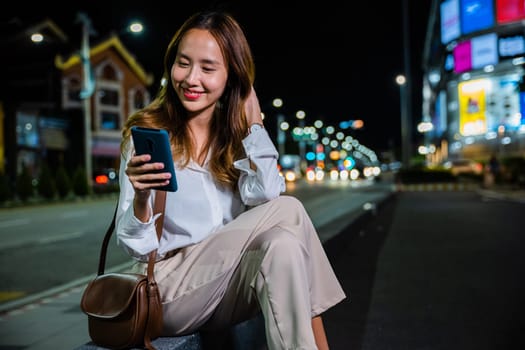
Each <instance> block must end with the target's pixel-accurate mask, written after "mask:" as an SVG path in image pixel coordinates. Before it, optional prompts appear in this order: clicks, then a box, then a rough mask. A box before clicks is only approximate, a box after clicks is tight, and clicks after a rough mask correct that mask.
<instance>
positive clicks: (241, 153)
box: [117, 12, 345, 349]
mask: <svg viewBox="0 0 525 350" xmlns="http://www.w3.org/2000/svg"><path fill="white" fill-rule="evenodd" d="M164 69H165V78H167V79H166V81H167V82H166V84H164V85H163V86H162V87H161V89H160V91H159V93H158V95H157V97H156V99H155V100H154V101H153V102H152V103H151V104H150V105H149V106H147V107H146V108H144V109H143V110H141V111H139V112H137V113H135V114H133V115H132V116H131V117H130V118H129V120H128V121H127V123H126V125H125V127H124V130H123V136H124V138H123V142H122V159H121V167H120V175H121V176H120V188H121V193H120V202H119V203H120V204H119V208H118V213H117V238H118V243H119V245H122V246H123V247H124V249H125V250H126V251H127V252H128V253H129V254H130V255H131V256H133V257H134V258H136V259H137V260H138V261H139V262H138V264H136V269H137V271H139V272H140V273H145V271H144V269H145V266H146V263H145V262H146V261H147V254H148V253H149V252H150V251H152V250H153V249H156V248H158V250H157V254H158V256H159V261H158V262H157V263H156V265H155V277H156V280H157V283H158V286H159V289H160V292H161V296H162V302H163V311H164V333H165V334H166V335H181V334H187V333H191V332H195V331H197V330H202V329H221V328H224V327H228V326H230V325H233V324H235V323H238V322H241V321H243V320H246V319H249V318H251V317H253V316H255V315H256V314H257V313H259V312H262V314H263V317H264V320H265V329H266V339H267V343H268V347H269V349H328V342H327V339H326V335H325V332H324V328H323V323H322V319H321V314H322V313H323V312H324V311H325V310H327V309H328V308H330V307H332V306H333V305H335V304H337V303H338V302H340V301H341V300H342V299H344V298H345V294H344V292H343V290H342V289H341V286H340V284H339V283H338V281H337V279H336V277H335V275H334V272H333V270H332V268H331V266H330V264H329V261H328V259H327V257H326V255H325V253H324V251H323V248H322V245H321V243H320V241H319V238H318V236H317V233H316V232H315V229H314V227H313V225H312V223H311V221H310V219H309V217H308V215H307V213H306V211H305V210H304V207H303V206H302V204H301V203H300V202H299V201H298V200H297V199H295V198H294V197H290V196H285V195H281V193H282V192H284V191H285V184H284V180H283V178H282V177H281V176H280V175H279V173H278V169H277V158H278V154H277V151H276V149H275V146H274V145H273V143H272V141H271V139H270V137H269V136H268V133H267V131H266V130H265V129H264V126H263V121H262V117H261V110H260V106H259V102H258V99H257V96H256V94H255V91H254V89H253V87H252V86H253V83H254V78H255V72H254V71H255V67H254V62H253V57H252V54H251V51H250V48H249V45H248V43H247V40H246V38H245V36H244V33H243V31H242V29H241V27H240V26H239V24H238V23H237V22H236V21H235V20H234V19H233V18H232V17H231V16H230V15H228V14H226V13H221V12H203V13H199V14H196V15H193V16H192V17H190V18H189V19H188V20H187V21H186V22H185V23H184V24H183V25H182V27H181V28H180V29H179V30H178V31H177V32H176V33H175V35H174V37H173V38H172V40H171V42H170V44H169V45H168V48H167V51H166V54H165V58H164ZM134 125H138V126H144V127H151V128H162V129H166V130H168V131H169V133H170V139H171V144H172V152H173V158H174V162H175V165H176V169H177V175H176V177H177V183H178V190H177V191H176V192H167V196H166V206H165V212H164V213H165V218H164V226H163V233H162V237H161V239H160V241H159V240H158V239H157V235H156V232H155V227H154V220H155V217H156V214H157V213H152V207H153V206H152V203H153V200H154V197H155V191H154V190H152V188H154V187H157V186H163V185H166V184H167V183H168V182H169V181H170V179H169V173H167V172H166V173H160V174H159V173H154V172H153V170H158V169H162V167H163V164H162V163H148V160H149V159H150V156H149V155H140V156H137V155H135V153H134V150H133V142H132V140H131V138H130V128H131V127H132V126H134Z"/></svg>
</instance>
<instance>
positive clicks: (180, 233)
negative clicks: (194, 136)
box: [116, 129, 286, 261]
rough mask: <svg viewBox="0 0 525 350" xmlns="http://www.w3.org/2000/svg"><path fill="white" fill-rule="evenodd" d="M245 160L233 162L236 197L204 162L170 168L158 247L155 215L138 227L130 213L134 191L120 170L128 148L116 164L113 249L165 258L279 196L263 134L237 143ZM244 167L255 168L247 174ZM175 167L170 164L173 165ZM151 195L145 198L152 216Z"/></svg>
mask: <svg viewBox="0 0 525 350" xmlns="http://www.w3.org/2000/svg"><path fill="white" fill-rule="evenodd" d="M243 145H244V149H245V151H246V155H247V158H244V159H239V160H237V161H235V163H234V166H235V168H237V169H239V170H240V171H241V176H240V178H239V183H238V185H239V192H236V193H234V192H233V191H232V190H231V189H230V188H225V187H223V186H221V185H219V184H217V183H216V182H215V181H214V180H213V178H212V175H211V173H210V172H209V171H208V160H206V161H205V163H204V165H203V166H202V167H201V166H199V165H198V164H196V163H194V162H190V164H189V165H188V166H187V167H186V168H183V169H181V168H178V167H176V168H175V169H176V179H177V184H178V190H177V191H176V192H166V207H165V218H164V227H163V231H162V237H161V239H160V241H159V240H158V239H157V233H156V230H155V225H154V222H155V219H156V218H157V217H158V215H160V214H159V213H155V215H153V216H152V217H151V218H150V220H149V221H148V222H141V221H140V220H139V219H137V218H136V217H135V215H134V213H133V198H134V196H135V191H134V189H133V187H132V186H131V182H130V181H129V179H128V177H127V175H126V172H125V169H126V165H127V162H128V158H129V157H130V156H131V154H132V147H129V149H128V151H127V152H125V154H123V155H122V157H121V161H120V173H119V183H120V198H119V205H118V209H117V220H116V234H117V243H118V244H119V245H121V246H123V247H124V249H126V250H127V251H128V253H129V254H130V255H131V256H133V257H135V258H137V259H139V260H142V261H146V260H147V257H148V256H147V254H148V253H149V252H150V251H152V250H153V249H156V248H158V250H157V257H158V258H159V259H160V258H162V257H163V256H165V255H166V253H167V252H169V251H171V250H173V249H177V248H180V247H184V246H187V245H189V244H192V243H196V242H199V241H201V240H203V239H205V238H206V237H208V236H209V235H210V234H212V233H214V232H216V231H217V230H218V229H220V228H221V227H222V226H224V225H225V224H227V223H228V222H230V221H231V220H233V219H235V218H236V217H237V216H238V215H239V214H240V213H242V212H243V211H245V210H246V209H247V207H249V206H255V205H258V204H261V203H264V202H266V201H268V200H270V199H273V198H276V197H278V196H279V195H280V193H282V192H284V191H285V189H286V185H285V182H284V178H283V177H282V176H281V175H280V174H279V170H278V168H277V159H278V152H277V150H276V149H275V146H274V144H273V143H272V140H271V139H270V137H269V135H268V132H267V131H266V130H265V129H261V130H257V131H255V132H253V133H251V134H250V135H248V136H247V137H246V138H245V139H244V140H243ZM250 161H251V162H252V163H253V164H254V165H255V166H256V168H257V170H256V171H254V170H252V169H251V168H250ZM175 165H176V164H175ZM154 194H155V191H152V196H151V198H150V210H151V211H153V209H152V208H153V203H154Z"/></svg>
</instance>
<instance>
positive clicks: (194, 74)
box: [184, 67, 199, 85]
mask: <svg viewBox="0 0 525 350" xmlns="http://www.w3.org/2000/svg"><path fill="white" fill-rule="evenodd" d="M184 80H185V81H186V83H187V84H189V85H194V84H196V83H197V82H198V80H199V73H198V71H197V69H195V67H192V68H191V69H190V70H189V71H188V74H187V75H186V78H185V79H184Z"/></svg>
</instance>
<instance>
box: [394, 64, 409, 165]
mask: <svg viewBox="0 0 525 350" xmlns="http://www.w3.org/2000/svg"><path fill="white" fill-rule="evenodd" d="M396 83H397V85H399V102H400V105H401V162H402V164H403V166H405V167H408V165H409V162H410V137H409V136H410V135H409V130H410V129H409V124H408V108H407V107H408V106H407V104H408V101H407V91H406V84H407V79H406V77H405V76H404V75H402V74H399V75H398V76H397V77H396Z"/></svg>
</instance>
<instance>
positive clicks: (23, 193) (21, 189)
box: [15, 164, 34, 202]
mask: <svg viewBox="0 0 525 350" xmlns="http://www.w3.org/2000/svg"><path fill="white" fill-rule="evenodd" d="M15 187H16V194H17V195H18V198H20V200H21V201H22V202H25V201H27V200H28V199H29V198H30V197H32V196H33V195H34V190H33V177H32V176H31V173H30V171H29V167H28V166H26V165H25V164H22V171H21V172H20V174H18V176H17V177H16V185H15Z"/></svg>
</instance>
